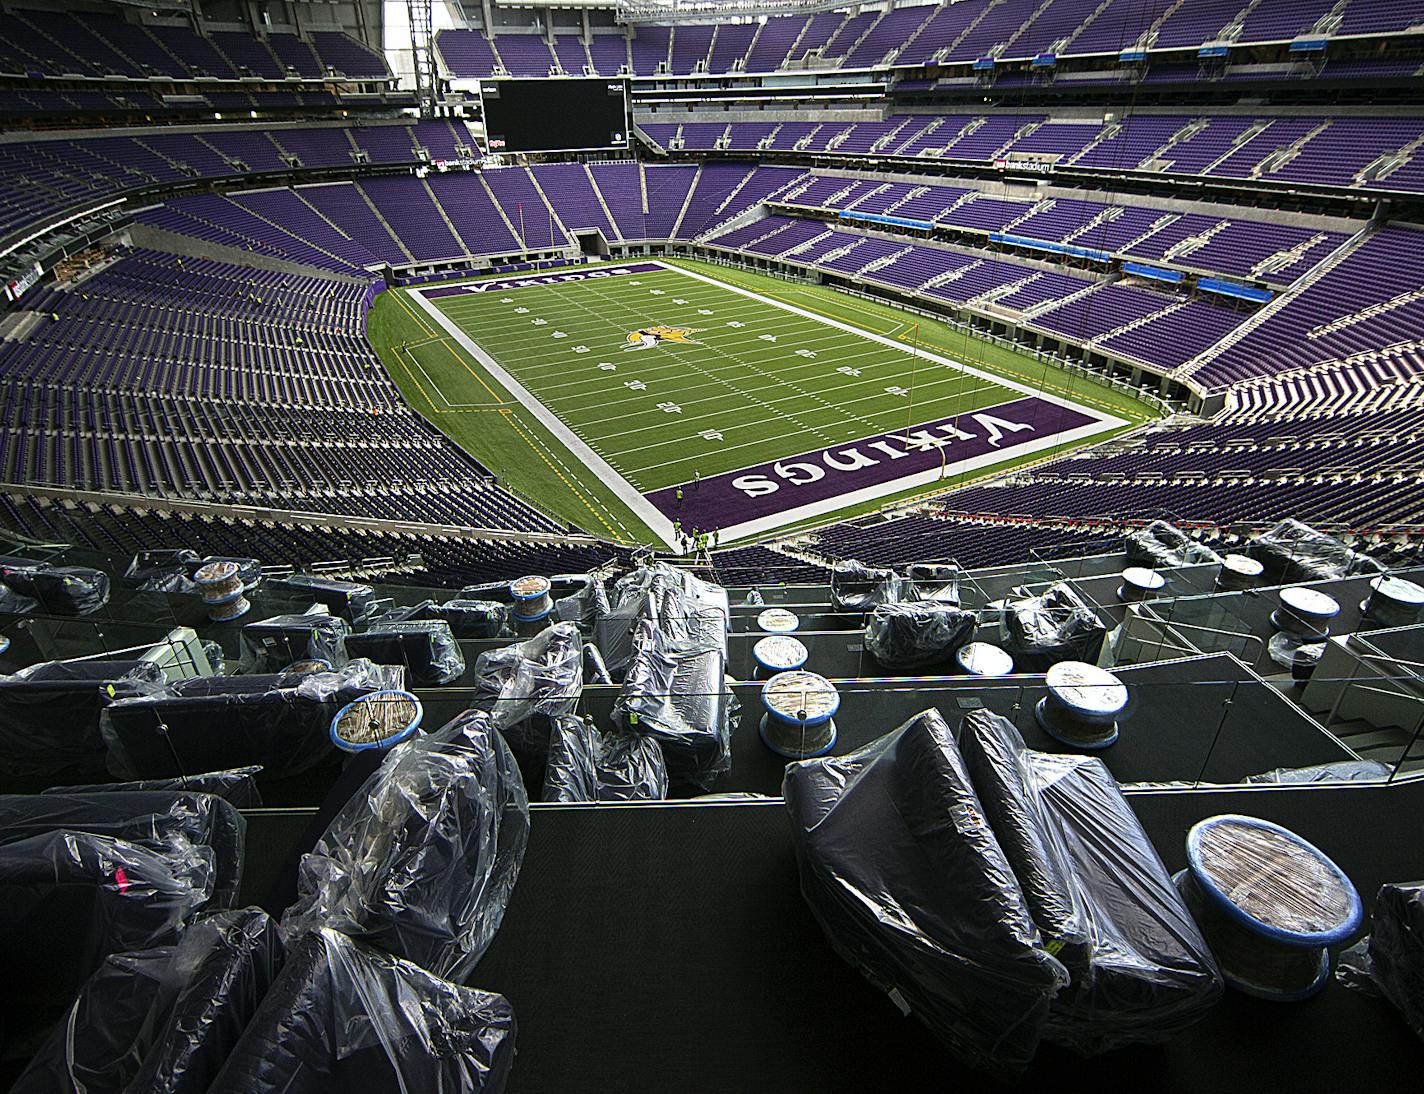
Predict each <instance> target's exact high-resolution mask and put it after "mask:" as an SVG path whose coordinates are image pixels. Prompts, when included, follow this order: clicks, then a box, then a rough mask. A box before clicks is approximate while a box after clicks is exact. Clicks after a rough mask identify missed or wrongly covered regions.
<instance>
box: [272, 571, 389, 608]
mask: <svg viewBox="0 0 1424 1094" xmlns="http://www.w3.org/2000/svg"><path fill="white" fill-rule="evenodd" d="M268 587H269V588H272V589H277V590H280V591H281V592H286V593H295V594H296V595H297V596H307V597H310V598H311V599H312V600H314V601H316V603H318V604H321V605H323V606H324V607H325V608H326V609H327V610H328V611H329V612H331V614H332V615H340V616H345V617H346V618H347V619H358V618H360V617H361V616H362V615H364V614H365V613H366V609H367V608H369V607H370V606H371V603H372V601H374V600H375V599H376V590H375V589H373V588H372V587H371V586H370V585H367V584H364V583H363V582H360V581H342V580H340V579H339V578H334V577H318V576H316V575H315V574H290V575H288V576H287V577H280V578H277V579H276V580H275V581H272V582H271V583H270V584H269V586H268Z"/></svg>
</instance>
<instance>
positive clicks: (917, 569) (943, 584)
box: [905, 562, 964, 608]
mask: <svg viewBox="0 0 1424 1094" xmlns="http://www.w3.org/2000/svg"><path fill="white" fill-rule="evenodd" d="M905 575H906V576H907V577H908V578H909V579H910V581H911V582H912V583H913V584H914V586H915V590H916V594H915V595H916V596H918V597H919V599H920V600H933V601H934V602H935V603H937V604H949V605H952V606H953V607H956V608H957V607H959V583H960V582H961V581H963V580H964V572H963V571H962V570H960V568H959V567H958V566H956V565H955V564H954V563H952V562H912V563H910V565H909V566H907V567H906V568H905Z"/></svg>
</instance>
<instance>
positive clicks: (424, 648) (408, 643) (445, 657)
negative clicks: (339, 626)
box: [346, 619, 465, 686]
mask: <svg viewBox="0 0 1424 1094" xmlns="http://www.w3.org/2000/svg"><path fill="white" fill-rule="evenodd" d="M346 651H347V652H348V653H349V654H350V655H351V656H352V657H364V658H367V659H368V660H371V661H375V662H376V663H377V664H379V665H403V666H405V670H406V673H407V675H408V676H409V677H410V681H411V683H412V684H419V685H423V686H434V685H439V684H452V683H454V682H455V681H456V680H458V679H459V678H460V677H461V676H462V675H464V672H465V656H464V654H463V653H461V652H460V644H459V643H458V642H456V641H455V635H454V633H453V632H452V631H451V629H450V624H449V623H447V622H446V621H445V620H443V619H412V620H408V621H406V622H403V623H388V622H386V621H385V620H379V621H377V622H374V623H372V624H371V625H370V626H369V627H368V628H367V629H366V630H364V631H361V632H360V633H358V634H352V635H349V636H347V639H346Z"/></svg>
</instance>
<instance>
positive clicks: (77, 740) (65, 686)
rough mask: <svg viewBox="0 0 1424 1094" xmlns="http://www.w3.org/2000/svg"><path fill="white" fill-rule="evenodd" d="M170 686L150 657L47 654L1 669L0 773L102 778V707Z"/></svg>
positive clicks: (104, 757) (104, 748) (104, 759)
mask: <svg viewBox="0 0 1424 1094" xmlns="http://www.w3.org/2000/svg"><path fill="white" fill-rule="evenodd" d="M163 686H164V678H163V670H162V669H160V668H159V667H158V666H157V665H155V664H153V663H152V662H151V661H46V662H44V663H42V664H39V665H30V666H29V667H28V668H24V669H21V670H20V671H19V672H17V673H15V674H14V675H13V676H0V776H8V777H10V778H30V777H33V776H44V777H46V778H50V779H59V778H63V779H100V778H103V777H105V776H106V775H107V773H108V770H107V761H108V747H107V746H106V745H105V743H104V737H103V734H102V733H101V732H100V730H99V716H100V712H101V711H102V710H103V709H104V708H105V707H106V706H108V705H109V704H110V703H112V702H117V701H119V700H122V699H125V698H128V697H131V696H136V695H143V694H147V693H152V692H154V691H156V690H158V689H161V688H162V687H163Z"/></svg>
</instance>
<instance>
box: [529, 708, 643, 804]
mask: <svg viewBox="0 0 1424 1094" xmlns="http://www.w3.org/2000/svg"><path fill="white" fill-rule="evenodd" d="M667 789H668V774H667V763H666V761H665V760H664V759H663V753H662V749H661V748H660V747H659V745H658V743H657V742H656V741H654V740H653V739H652V738H650V737H637V736H634V735H633V734H630V733H600V732H599V731H598V730H597V729H595V728H594V727H593V726H591V725H590V724H588V723H587V722H585V721H584V720H583V719H581V718H575V717H573V716H572V715H567V716H563V717H559V718H555V719H554V729H553V733H552V735H551V736H550V738H549V761H548V764H547V766H546V767H545V769H544V794H543V797H544V800H545V801H546V802H599V801H605V802H607V801H616V802H625V801H655V800H658V799H661V798H666V797H667Z"/></svg>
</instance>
